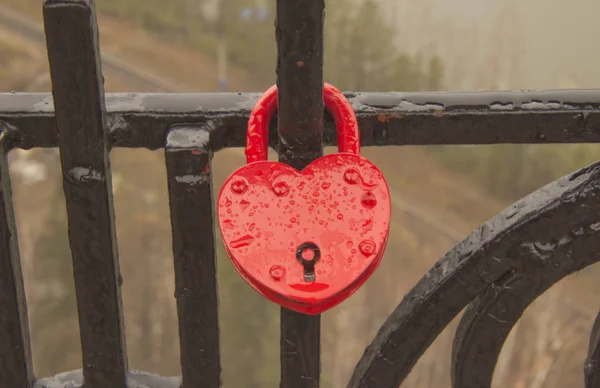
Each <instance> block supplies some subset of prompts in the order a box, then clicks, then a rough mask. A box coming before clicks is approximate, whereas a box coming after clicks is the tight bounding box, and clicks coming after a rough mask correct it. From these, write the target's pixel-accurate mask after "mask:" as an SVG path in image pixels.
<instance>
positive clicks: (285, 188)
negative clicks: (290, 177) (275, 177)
mask: <svg viewBox="0 0 600 388" xmlns="http://www.w3.org/2000/svg"><path fill="white" fill-rule="evenodd" d="M273 192H274V193H275V195H277V196H279V197H283V196H284V195H287V194H288V193H289V192H290V186H289V185H288V184H287V183H285V182H283V181H279V182H276V183H274V184H273Z"/></svg>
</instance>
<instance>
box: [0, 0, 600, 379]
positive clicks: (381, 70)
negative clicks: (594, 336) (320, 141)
mask: <svg viewBox="0 0 600 388" xmlns="http://www.w3.org/2000/svg"><path fill="white" fill-rule="evenodd" d="M96 4H97V8H98V11H99V25H100V34H101V38H100V44H101V47H102V53H103V56H104V58H105V59H106V58H107V57H113V58H117V59H118V60H119V61H120V62H121V63H123V64H124V66H128V67H129V68H133V69H135V70H136V71H138V72H139V73H140V74H144V75H145V76H146V77H147V78H150V79H153V80H156V82H160V83H162V85H165V87H167V88H169V89H170V90H172V91H177V92H192V91H198V92H211V91H219V90H220V86H219V82H218V79H219V77H221V79H222V80H224V79H226V80H227V83H226V86H227V90H228V91H236V92H237V91H240V92H246V91H264V90H266V89H267V88H268V87H269V86H271V85H272V84H273V83H274V82H275V59H276V49H275V43H274V42H275V38H274V28H273V18H274V10H275V1H274V0H264V1H253V0H206V1H204V0H170V1H168V2H167V1H164V0H96ZM326 4H327V11H326V12H327V13H326V21H325V23H326V41H325V79H326V80H327V81H328V82H330V83H332V84H334V85H335V86H336V87H338V88H339V89H341V90H356V91H389V90H397V91H416V90H453V91H460V90H482V89H552V88H595V87H599V86H600V54H598V50H596V46H597V37H598V36H599V32H600V25H599V24H598V23H597V21H596V19H597V15H598V14H600V2H598V1H595V0H572V1H570V2H565V1H559V0H522V1H519V2H517V1H514V0H496V1H493V2H491V1H481V0H452V1H449V0H419V1H415V0H413V1H408V0H379V1H375V0H326ZM40 28H41V1H39V0H0V92H8V91H12V90H14V91H27V92H49V91H50V84H49V78H48V63H47V57H46V52H45V44H44V40H43V37H42V38H41V39H34V38H33V37H32V35H31V34H30V33H28V32H31V31H38V33H39V32H40V31H41V30H40ZM36 29H37V30H36ZM219 31H222V33H219ZM34 35H35V34H34ZM104 75H105V78H106V85H105V88H106V91H107V92H123V91H137V92H152V91H154V89H153V88H152V87H150V86H148V85H142V84H140V83H139V82H137V83H136V82H135V81H134V80H131V79H127V78H126V77H123V75H122V74H114V73H112V72H110V71H107V70H105V71H104ZM223 85H224V84H223V83H222V84H221V86H223ZM0 109H1V107H0ZM328 151H329V152H330V151H331V150H328ZM598 151H600V148H599V147H597V146H595V145H537V146H528V145H515V146H513V145H499V146H477V147H473V146H448V147H444V146H438V147H386V148H378V149H375V148H364V149H363V150H362V152H363V154H364V155H365V156H366V157H368V158H369V159H370V160H372V161H373V162H374V163H376V164H377V165H378V166H379V167H380V168H381V170H382V171H383V172H384V174H385V176H386V179H387V181H388V182H389V184H390V188H391V191H392V195H393V198H394V199H393V201H392V203H393V205H394V209H393V211H392V213H393V220H392V224H391V231H390V233H391V236H393V237H392V238H391V239H390V242H389V245H388V248H387V250H386V254H385V256H384V258H383V261H382V264H381V266H380V268H379V269H378V270H377V271H376V273H375V274H374V275H373V277H372V278H371V280H370V281H368V282H367V283H366V284H365V286H363V287H362V288H361V290H360V291H359V292H357V293H356V294H354V295H353V296H352V297H351V298H350V299H348V300H347V301H345V302H344V303H342V304H341V305H340V306H337V307H335V308H334V309H332V310H330V311H328V312H327V313H325V314H324V315H323V318H322V322H323V323H322V353H323V355H322V380H323V384H322V386H323V387H325V388H338V387H345V386H346V383H347V381H348V379H349V377H350V374H351V373H352V370H353V368H354V366H355V365H356V362H357V361H358V359H359V358H360V356H361V355H362V353H363V351H364V348H365V346H367V345H368V344H369V342H370V341H371V340H372V338H373V337H374V335H375V334H376V332H377V329H378V328H379V326H380V325H381V324H382V323H383V321H384V320H385V318H386V317H387V315H388V314H389V313H390V312H391V311H392V310H393V309H394V307H395V306H396V305H397V304H398V303H399V302H400V301H401V300H402V298H403V296H404V294H405V293H406V292H408V291H409V290H410V289H411V287H412V286H413V285H414V284H416V283H417V281H418V280H419V279H420V278H421V277H422V276H423V275H424V274H425V273H426V272H427V270H428V269H429V268H430V267H431V266H432V265H433V264H434V263H435V262H436V261H437V259H438V258H439V257H441V256H442V255H443V254H444V253H445V252H447V251H448V250H449V249H451V248H452V247H453V246H454V245H455V244H456V243H457V242H459V241H460V240H462V239H463V238H464V237H466V236H467V235H468V234H469V233H470V232H471V231H472V230H473V229H474V228H475V227H477V226H478V225H479V224H481V223H482V222H484V221H486V220H487V219H489V218H491V217H492V216H494V215H495V214H496V213H498V212H499V211H500V210H501V209H503V208H505V207H507V206H509V205H510V204H511V203H513V202H514V201H516V200H517V199H519V198H521V197H523V196H524V195H526V194H528V193H530V192H532V191H534V190H536V189H537V188H539V187H541V186H543V185H544V184H546V183H548V182H551V181H553V180H555V179H557V178H558V177H560V176H562V175H565V174H567V173H569V172H571V171H573V170H576V169H578V168H580V167H582V166H585V165H587V164H589V163H591V162H593V161H595V160H596V159H597V155H599V154H600V153H599V152H598ZM111 157H112V166H113V186H114V194H115V210H116V223H117V234H118V236H117V238H118V244H119V255H120V262H121V272H122V274H123V279H124V283H123V299H124V310H125V326H126V334H127V350H128V357H129V366H130V368H132V369H141V370H144V371H148V372H152V373H156V374H161V375H166V376H171V375H179V374H180V368H179V343H178V337H177V331H178V329H177V315H176V309H175V299H174V297H173V294H174V285H173V281H174V279H173V263H172V256H173V255H172V247H171V229H170V224H169V209H168V196H167V185H166V170H165V167H164V154H163V151H162V150H159V151H148V150H131V149H128V150H123V149H116V150H113V151H112V154H111ZM272 157H273V158H274V157H275V155H274V153H272ZM11 160H12V161H11V176H12V179H13V191H14V196H15V206H16V212H17V218H18V220H17V221H18V231H19V244H20V248H21V258H22V261H23V272H24V276H25V282H26V291H27V297H28V305H29V315H30V326H31V335H32V346H33V354H34V364H35V365H34V366H35V371H36V375H37V376H39V377H43V376H49V375H54V374H56V373H59V372H63V371H67V370H72V369H78V368H81V353H80V345H79V333H78V327H77V312H76V305H75V296H74V287H73V280H72V267H71V257H70V250H69V247H68V240H67V224H66V212H65V207H64V194H63V191H62V182H61V171H60V164H59V161H58V157H57V154H56V152H55V151H53V150H41V149H34V150H31V151H20V150H15V151H13V152H12V153H11ZM244 161H245V160H244V158H243V154H242V153H241V152H240V150H225V151H220V152H219V153H217V155H216V156H215V159H214V161H213V172H214V174H215V182H214V184H215V185H214V192H215V193H218V190H219V189H220V185H221V184H222V182H223V181H224V179H225V178H226V177H227V176H228V175H229V174H230V173H231V172H233V171H234V169H235V168H237V167H239V166H241V165H242V164H243V163H244ZM199 232H200V231H199ZM218 248H219V255H218V271H219V293H220V294H219V300H220V311H219V313H220V317H219V318H220V324H221V349H222V364H223V386H224V387H225V388H238V387H244V388H262V387H276V386H278V384H279V308H278V306H276V305H273V304H272V303H270V302H268V301H267V300H265V299H263V298H262V297H261V296H259V295H258V294H256V292H254V291H253V290H252V289H251V288H250V287H249V286H248V285H246V283H244V282H243V281H242V280H241V278H240V276H239V275H238V274H237V273H236V272H235V270H234V269H233V267H232V266H231V264H230V262H229V259H228V258H227V256H226V255H225V253H224V251H223V247H222V245H221V243H220V241H219V243H218ZM598 272H599V271H598V268H597V266H593V267H591V268H588V269H586V270H583V271H581V272H580V273H577V274H575V275H572V276H571V277H569V278H567V279H565V280H564V281H562V282H560V283H559V284H557V285H555V286H554V287H553V288H552V289H551V290H550V291H548V292H547V293H546V294H545V295H543V296H542V297H541V298H540V299H538V300H537V301H536V302H534V304H533V305H532V306H530V308H529V309H528V310H527V312H526V313H525V315H524V316H523V318H522V319H521V320H520V321H519V323H518V324H517V325H516V326H515V328H514V329H513V331H512V332H511V335H510V337H509V339H508V341H507V343H506V345H505V347H504V349H503V352H502V355H501V359H500V361H499V363H498V365H497V368H496V373H495V376H494V385H495V387H502V388H505V387H519V388H552V387H561V388H562V387H567V386H572V387H575V386H577V387H579V386H583V361H584V359H585V356H586V352H587V342H588V338H589V331H590V328H591V326H592V323H593V320H594V318H595V315H596V313H597V311H598V302H597V298H596V297H595V296H596V295H598V292H599V291H600V286H599V285H598V282H597V281H596V279H597V276H598ZM455 327H456V320H455V321H454V322H453V323H452V324H451V325H450V326H449V327H448V328H447V330H446V331H444V332H443V333H442V334H441V335H440V337H438V339H437V340H436V342H435V343H434V344H433V345H432V347H431V348H430V349H429V350H428V351H427V352H426V353H425V355H424V356H423V357H422V359H421V360H420V361H419V363H418V364H417V365H416V367H415V368H414V370H413V372H412V373H411V375H410V376H409V378H408V379H407V380H406V381H405V383H404V384H403V387H409V388H430V387H447V386H449V384H450V374H449V366H450V363H449V360H450V352H451V345H452V339H453V335H454V329H455Z"/></svg>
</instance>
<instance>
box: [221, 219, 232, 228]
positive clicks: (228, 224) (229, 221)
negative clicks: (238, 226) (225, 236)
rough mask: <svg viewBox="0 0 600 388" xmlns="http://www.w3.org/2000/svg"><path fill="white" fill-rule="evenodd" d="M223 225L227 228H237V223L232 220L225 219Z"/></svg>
mask: <svg viewBox="0 0 600 388" xmlns="http://www.w3.org/2000/svg"><path fill="white" fill-rule="evenodd" d="M221 225H223V227H224V228H226V229H235V224H234V223H233V221H231V220H223V222H221Z"/></svg>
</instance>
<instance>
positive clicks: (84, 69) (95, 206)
mask: <svg viewBox="0 0 600 388" xmlns="http://www.w3.org/2000/svg"><path fill="white" fill-rule="evenodd" d="M44 25H45V30H46V40H47V46H48V59H49V62H50V76H51V78H52V91H53V95H54V99H55V102H56V126H55V127H54V129H53V130H54V131H55V132H57V134H58V144H59V145H60V159H61V165H62V170H63V188H64V192H65V199H66V205H67V216H68V223H69V244H70V247H71V253H72V257H73V272H74V275H75V292H76V296H77V309H78V313H79V327H80V330H79V331H80V335H81V345H82V355H83V375H84V377H85V386H86V388H101V387H114V388H125V387H126V386H127V384H126V374H127V357H126V350H125V334H124V330H123V313H122V306H121V282H120V271H119V259H118V253H117V246H116V233H115V223H114V209H113V201H112V194H113V192H112V185H111V176H112V175H111V169H110V160H109V156H108V141H107V133H106V125H105V123H106V116H105V102H104V86H103V79H102V78H103V77H102V69H101V67H100V51H99V49H98V30H97V25H96V15H95V10H94V3H93V0H77V1H64V0H46V1H45V4H44ZM49 129H50V128H47V130H49ZM55 136H56V133H55Z"/></svg>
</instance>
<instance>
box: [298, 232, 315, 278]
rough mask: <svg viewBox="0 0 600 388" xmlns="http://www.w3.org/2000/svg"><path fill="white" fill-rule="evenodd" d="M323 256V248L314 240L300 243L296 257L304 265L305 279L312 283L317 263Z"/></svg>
mask: <svg viewBox="0 0 600 388" xmlns="http://www.w3.org/2000/svg"><path fill="white" fill-rule="evenodd" d="M320 258H321V250H320V249H319V247H318V246H317V245H316V244H315V243H313V242H305V243H302V244H300V246H299V247H298V249H296V259H298V261H299V262H300V264H302V266H303V267H304V281H305V282H307V283H311V282H314V281H315V264H316V263H317V261H319V259H320Z"/></svg>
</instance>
